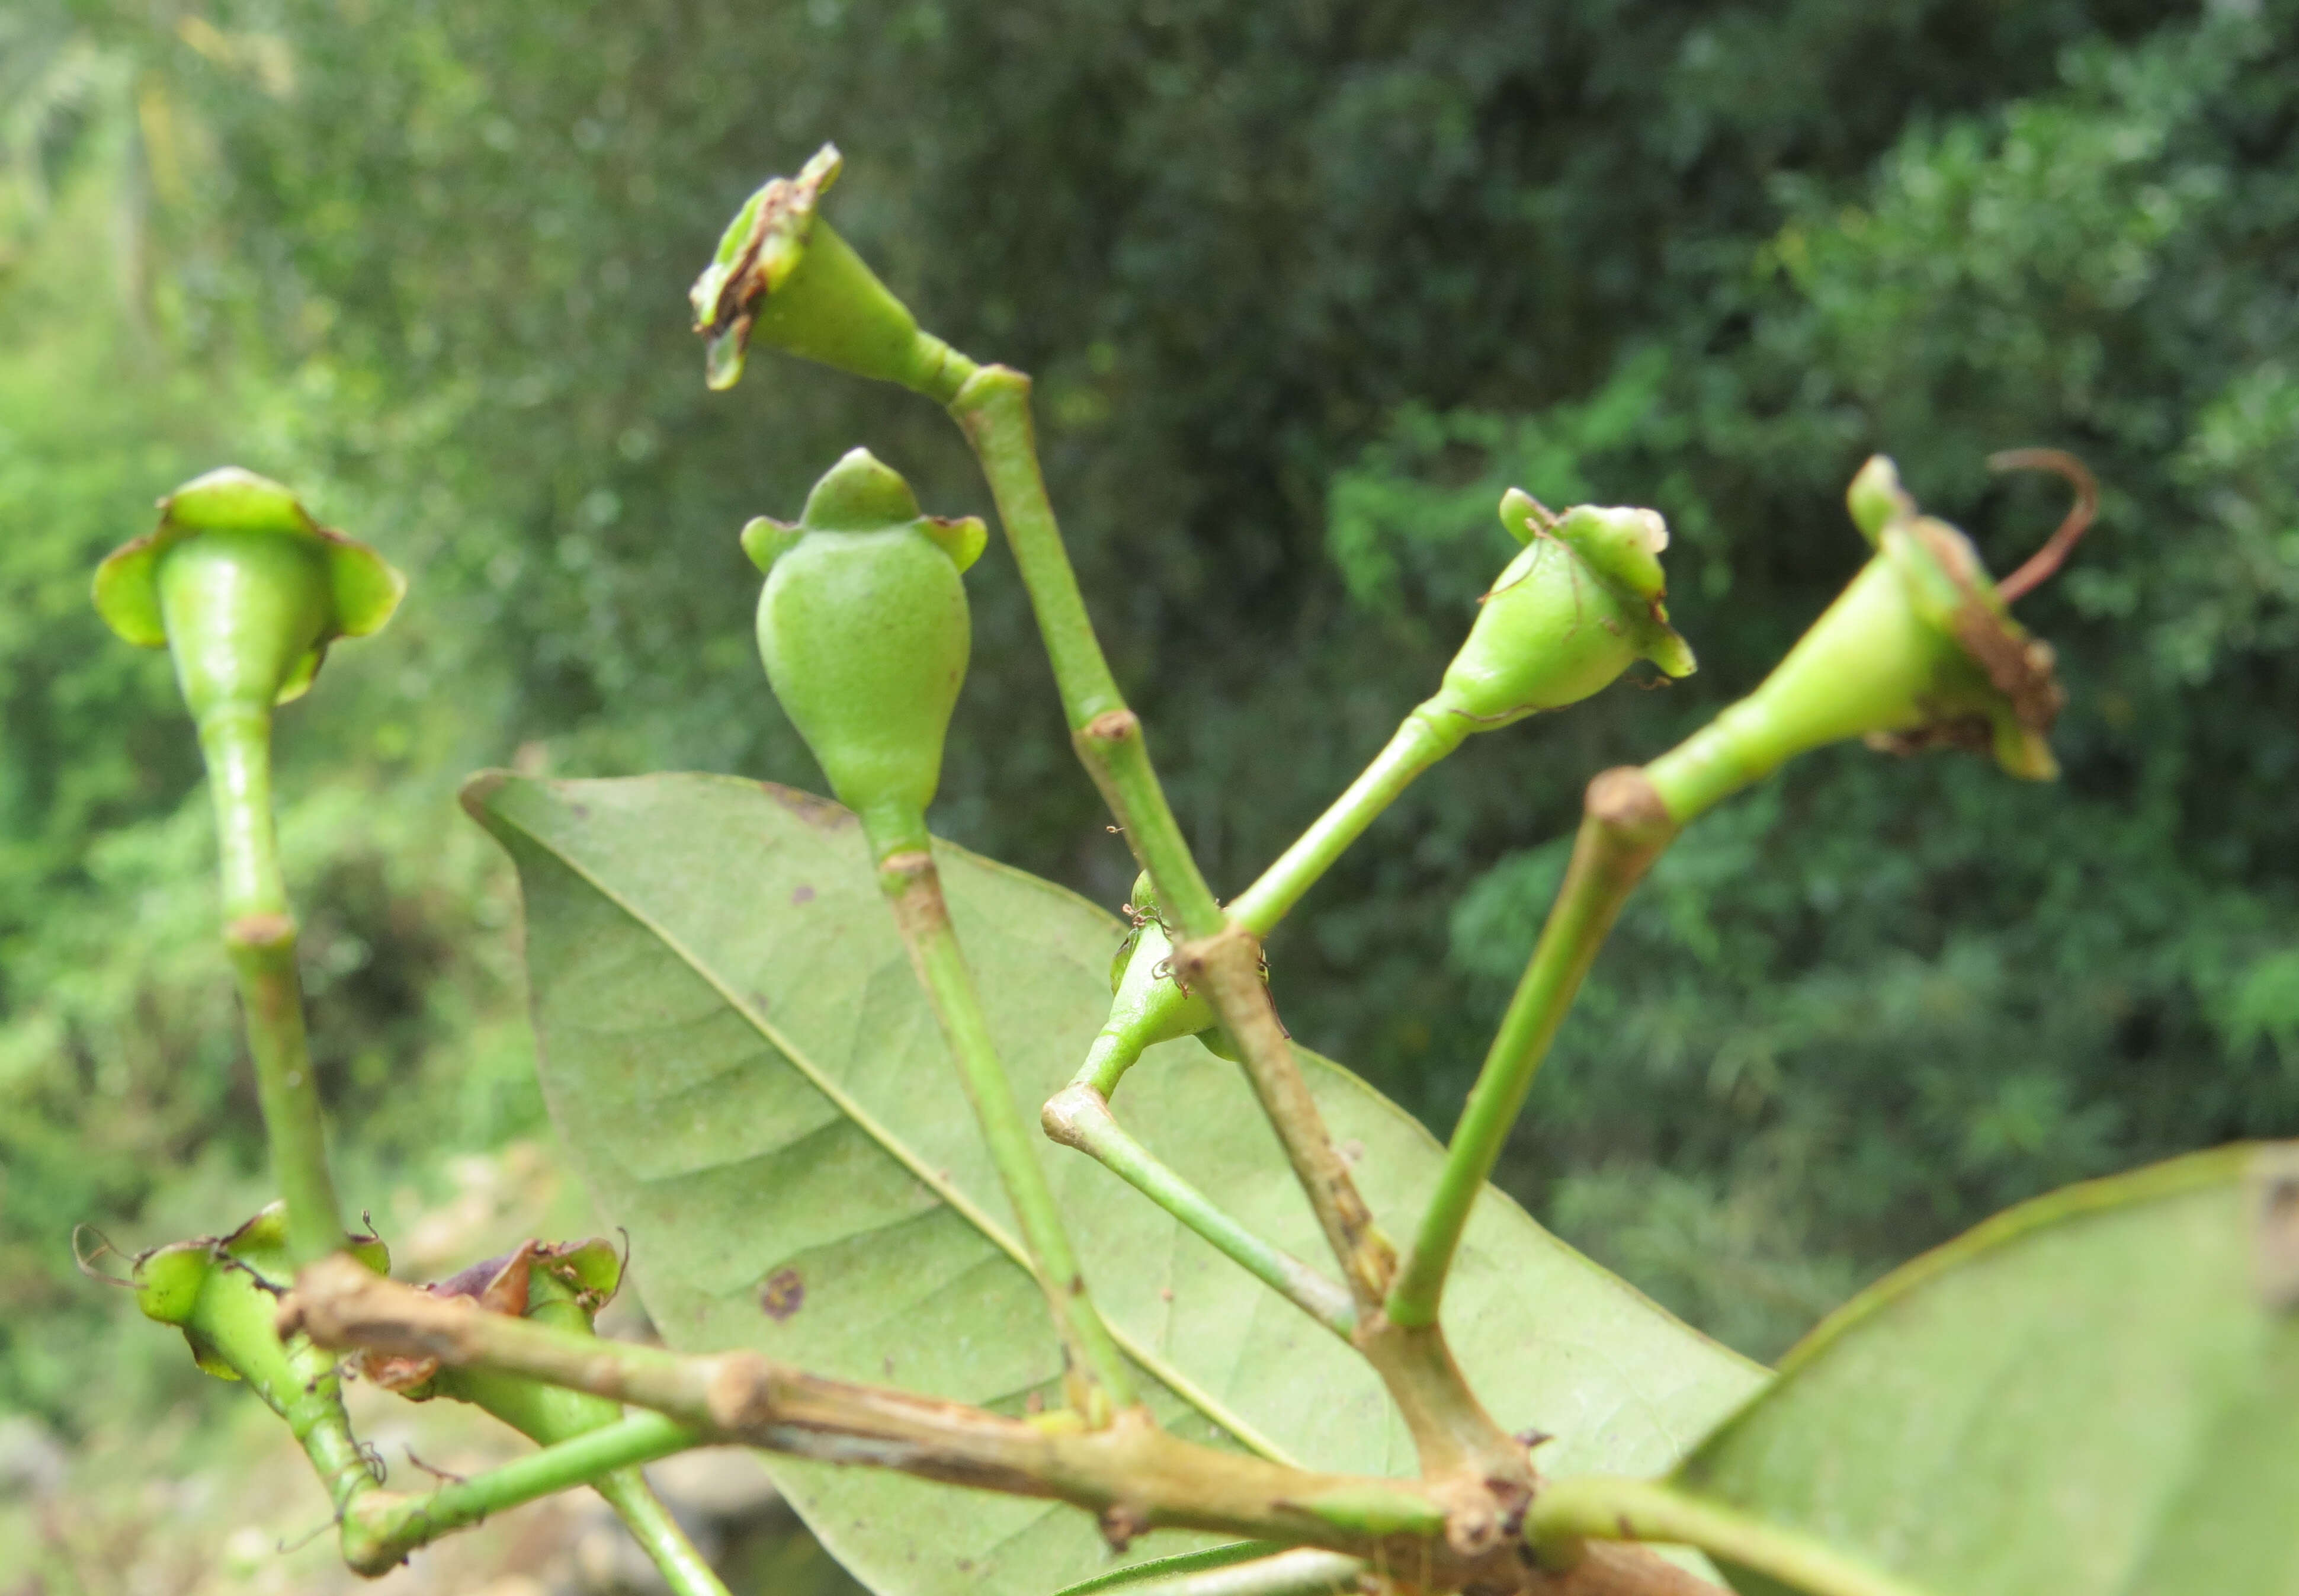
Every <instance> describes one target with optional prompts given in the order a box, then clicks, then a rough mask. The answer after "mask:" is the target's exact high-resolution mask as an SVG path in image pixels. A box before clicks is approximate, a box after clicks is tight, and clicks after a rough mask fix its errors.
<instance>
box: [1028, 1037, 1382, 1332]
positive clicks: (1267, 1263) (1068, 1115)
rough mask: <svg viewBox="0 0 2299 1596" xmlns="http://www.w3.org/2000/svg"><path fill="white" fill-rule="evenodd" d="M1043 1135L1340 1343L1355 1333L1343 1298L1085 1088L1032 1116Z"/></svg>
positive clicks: (1353, 1316)
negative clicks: (1093, 1164)
mask: <svg viewBox="0 0 2299 1596" xmlns="http://www.w3.org/2000/svg"><path fill="white" fill-rule="evenodd" d="M1039 1122H1040V1123H1041V1124H1042V1125H1043V1126H1045V1131H1046V1135H1049V1136H1050V1137H1051V1138H1052V1139H1053V1140H1055V1141H1057V1142H1059V1143H1062V1144H1063V1145H1064V1146H1066V1147H1075V1148H1076V1149H1077V1150H1078V1151H1081V1152H1083V1153H1088V1154H1091V1156H1092V1157H1094V1158H1096V1159H1098V1160H1100V1161H1101V1163H1102V1164H1103V1165H1104V1166H1106V1167H1107V1168H1109V1169H1110V1170H1112V1171H1113V1172H1115V1173H1116V1175H1117V1176H1119V1177H1120V1178H1122V1179H1123V1180H1125V1182H1127V1183H1128V1184H1129V1185H1132V1186H1133V1188H1134V1189H1135V1190H1136V1191H1139V1192H1141V1193H1142V1194H1143V1195H1144V1196H1146V1197H1148V1198H1149V1199H1150V1201H1152V1202H1155V1203H1156V1204H1157V1205H1158V1207H1159V1208H1162V1209H1165V1210H1166V1212H1167V1213H1169V1214H1171V1215H1173V1216H1174V1218H1177V1219H1179V1220H1180V1221H1181V1222H1182V1223H1183V1224H1184V1225H1186V1226H1189V1227H1190V1228H1191V1230H1193V1231H1195V1232H1196V1233H1197V1234H1199V1235H1201V1236H1203V1237H1204V1238H1205V1239H1206V1240H1207V1241H1208V1242H1210V1243H1213V1244H1214V1246H1215V1247H1216V1248H1218V1249H1219V1250H1220V1251H1221V1252H1222V1253H1223V1254H1224V1256H1226V1257H1227V1258H1229V1259H1231V1260H1232V1262H1234V1263H1236V1264H1238V1265H1239V1266H1240V1267H1241V1268H1243V1269H1244V1270H1245V1271H1246V1272H1247V1273H1248V1274H1249V1275H1251V1276H1254V1278H1256V1279H1257V1280H1259V1281H1260V1282H1261V1283H1262V1284H1265V1285H1266V1286H1268V1287H1269V1289H1270V1290H1272V1291H1274V1292H1275V1293H1277V1294H1278V1295H1279V1296H1281V1297H1283V1298H1284V1299H1285V1300H1286V1301H1289V1302H1291V1303H1292V1304H1293V1306H1295V1307H1296V1308H1299V1309H1300V1310H1301V1311H1302V1312H1304V1313H1306V1314H1307V1315H1308V1316H1309V1317H1310V1318H1313V1319H1315V1320H1316V1321H1317V1323H1319V1324H1321V1325H1323V1326H1324V1327H1325V1328H1326V1329H1328V1330H1330V1331H1332V1333H1333V1334H1336V1335H1338V1336H1340V1338H1341V1339H1342V1340H1343V1341H1348V1340H1349V1336H1350V1333H1351V1332H1352V1331H1353V1330H1354V1329H1355V1328H1356V1327H1357V1309H1356V1308H1355V1307H1353V1306H1352V1305H1351V1303H1350V1301H1349V1293H1347V1292H1345V1291H1343V1290H1342V1289H1341V1288H1340V1286H1338V1285H1336V1284H1333V1282H1332V1281H1331V1280H1328V1279H1326V1278H1325V1276H1323V1275H1321V1274H1319V1273H1318V1272H1317V1271H1316V1270H1315V1269H1313V1268H1310V1267H1309V1266H1308V1265H1307V1264H1305V1263H1303V1262H1302V1261H1301V1260H1300V1259H1298V1258H1296V1257H1294V1256H1293V1255H1292V1254H1291V1253H1290V1252H1287V1251H1284V1250H1283V1249H1282V1248H1280V1247H1276V1246H1274V1245H1272V1244H1271V1243H1268V1242H1266V1241H1264V1240H1263V1239H1262V1238H1261V1237H1259V1236H1257V1235H1256V1234H1253V1232H1251V1231H1250V1230H1248V1229H1247V1228H1246V1227H1245V1226H1243V1225H1241V1224H1240V1223H1239V1222H1238V1221H1237V1220H1236V1219H1235V1218H1232V1216H1231V1215H1230V1213H1229V1212H1228V1211H1227V1210H1226V1209H1222V1208H1220V1207H1218V1206H1216V1204H1215V1202H1214V1201H1213V1199H1211V1198H1210V1197H1208V1196H1207V1195H1206V1194H1205V1193H1203V1192H1200V1191H1199V1190H1198V1189H1197V1187H1195V1186H1193V1185H1191V1184H1190V1183H1189V1182H1188V1181H1186V1180H1183V1178H1182V1177H1181V1176H1178V1175H1176V1174H1174V1171H1173V1170H1172V1169H1170V1168H1166V1165H1164V1164H1163V1163H1160V1162H1159V1161H1158V1160H1157V1159H1156V1158H1155V1157H1153V1156H1152V1155H1151V1154H1150V1150H1149V1149H1148V1148H1146V1147H1144V1146H1142V1145H1141V1143H1139V1142H1137V1141H1135V1140H1134V1139H1133V1137H1132V1136H1130V1135H1127V1134H1126V1132H1125V1127H1124V1126H1120V1125H1119V1124H1118V1123H1117V1121H1116V1118H1114V1117H1113V1116H1112V1115H1111V1113H1110V1111H1109V1103H1108V1100H1106V1099H1105V1098H1103V1097H1102V1095H1101V1094H1100V1093H1099V1092H1096V1091H1095V1090H1094V1089H1093V1088H1092V1086H1091V1085H1086V1084H1084V1083H1083V1082H1078V1083H1073V1084H1072V1085H1069V1086H1068V1087H1067V1088H1066V1089H1064V1090H1063V1091H1061V1092H1059V1093H1057V1094H1056V1095H1055V1096H1054V1098H1053V1099H1052V1101H1049V1102H1048V1103H1047V1104H1046V1106H1045V1110H1044V1111H1043V1112H1042V1114H1041V1115H1040V1116H1039Z"/></svg>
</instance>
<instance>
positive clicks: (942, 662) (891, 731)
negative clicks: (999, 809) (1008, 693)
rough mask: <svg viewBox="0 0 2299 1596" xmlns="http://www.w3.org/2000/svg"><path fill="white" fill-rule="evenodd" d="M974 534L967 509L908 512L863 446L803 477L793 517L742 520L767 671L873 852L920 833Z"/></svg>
mask: <svg viewBox="0 0 2299 1596" xmlns="http://www.w3.org/2000/svg"><path fill="white" fill-rule="evenodd" d="M988 536H989V535H988V532H987V530H986V529H985V528H984V526H983V524H982V522H981V521H980V520H976V519H975V518H974V517H971V516H968V517H966V518H964V519H961V520H944V519H942V518H940V517H934V516H925V515H921V514H920V513H919V511H918V503H917V499H916V498H915V497H914V496H913V495H911V493H910V488H909V484H908V483H906V482H904V481H903V480H902V478H901V477H900V476H899V475H897V474H896V473H895V472H894V471H892V470H889V469H888V468H887V467H885V466H884V465H882V464H880V463H879V461H877V460H876V459H875V458H874V457H873V456H872V455H871V454H870V453H869V451H868V450H867V449H857V450H854V451H853V452H852V453H850V454H848V455H847V456H846V457H845V458H844V459H843V460H841V461H839V462H838V463H837V465H835V466H834V467H833V468H832V469H831V470H830V472H829V474H828V475H826V476H825V477H824V478H822V480H821V481H820V482H819V483H818V484H816V486H815V489H814V492H813V493H812V494H811V495H809V497H808V499H807V502H806V511H805V513H804V514H803V515H802V516H801V518H800V520H798V522H797V523H796V524H795V525H791V524H786V523H784V522H780V521H773V520H766V519H764V518H761V519H759V520H754V521H752V522H751V524H750V525H749V526H747V527H745V528H743V548H744V549H745V550H746V551H747V552H748V553H749V554H750V556H751V560H752V561H754V562H756V563H757V565H758V566H759V569H762V570H764V571H766V572H767V584H766V589H765V591H764V592H763V593H761V594H759V657H760V658H761V659H763V660H764V661H765V662H766V667H767V679H768V682H769V683H770V684H772V686H773V687H774V691H775V696H776V698H777V699H778V700H780V701H781V703H782V706H783V708H784V711H787V712H788V713H789V715H790V718H791V721H792V723H793V725H795V726H796V727H798V731H799V735H800V736H801V737H803V738H805V739H806V744H807V746H808V748H809V749H811V750H812V751H813V752H814V757H815V759H816V761H818V763H819V764H820V765H821V766H822V769H823V773H824V774H825V775H826V776H827V777H829V778H830V786H831V790H832V791H833V792H834V793H835V794H837V795H838V799H839V802H842V803H844V804H845V805H846V806H847V807H848V808H849V809H851V810H854V811H855V812H856V813H857V814H859V816H861V817H862V821H863V824H864V826H865V827H866V828H867V830H868V831H869V835H870V836H871V839H872V843H873V844H874V846H875V847H876V850H877V852H878V854H879V856H880V857H881V858H884V856H885V855H886V854H888V853H890V852H895V851H897V850H899V849H903V848H925V847H926V846H928V844H927V842H926V839H925V809H926V806H927V805H928V804H929V803H931V802H934V790H935V788H936V787H937V786H939V785H940V782H941V778H942V739H943V737H944V736H945V734H946V733H947V732H948V730H949V728H950V714H951V711H953V710H954V709H956V707H957V704H958V693H959V685H960V684H961V683H962V682H963V681H964V680H965V677H966V664H967V653H968V650H969V648H970V646H971V640H972V635H971V630H970V626H971V623H970V620H969V618H968V615H967V603H966V586H965V584H964V583H963V582H961V581H960V580H959V573H960V572H962V571H963V570H965V569H966V568H967V566H969V565H971V564H973V563H974V561H975V559H976V557H978V556H979V555H980V553H982V549H983V546H984V543H985V542H986V541H987V539H988Z"/></svg>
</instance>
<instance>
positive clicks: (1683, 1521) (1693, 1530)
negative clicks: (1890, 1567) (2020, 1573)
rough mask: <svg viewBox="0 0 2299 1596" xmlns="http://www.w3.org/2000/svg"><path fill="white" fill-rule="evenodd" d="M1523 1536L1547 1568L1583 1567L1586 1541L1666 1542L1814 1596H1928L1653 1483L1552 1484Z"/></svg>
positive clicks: (1789, 1534)
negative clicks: (1581, 1561) (1697, 1551)
mask: <svg viewBox="0 0 2299 1596" xmlns="http://www.w3.org/2000/svg"><path fill="white" fill-rule="evenodd" d="M1524 1536H1525V1540H1526V1542H1528V1543H1529V1544H1530V1545H1531V1547H1532V1549H1533V1550H1534V1553H1535V1554H1536V1555H1537V1556H1538V1557H1539V1558H1540V1559H1541V1561H1542V1562H1543V1563H1544V1564H1546V1565H1548V1567H1552V1568H1556V1569H1560V1570H1562V1569H1568V1568H1571V1567H1574V1566H1575V1565H1576V1564H1577V1563H1578V1562H1579V1561H1580V1559H1581V1553H1582V1550H1583V1548H1584V1546H1585V1544H1586V1542H1589V1541H1592V1540H1598V1541H1661V1542H1670V1543H1672V1544H1675V1545H1679V1546H1692V1547H1697V1548H1698V1549H1699V1550H1702V1551H1704V1552H1706V1553H1707V1554H1708V1555H1709V1556H1710V1557H1713V1558H1716V1559H1720V1560H1722V1561H1724V1562H1729V1563H1733V1564H1737V1565H1738V1566H1739V1567H1743V1568H1747V1569H1751V1570H1753V1571H1755V1573H1758V1574H1762V1575H1767V1576H1769V1577H1770V1578H1772V1579H1774V1580H1777V1581H1779V1582H1780V1584H1785V1585H1789V1586H1790V1587H1792V1588H1794V1589H1796V1590H1798V1591H1803V1592H1809V1596H1926V1593H1925V1592H1920V1591H1919V1590H1917V1588H1916V1587H1915V1586H1913V1585H1912V1584H1907V1583H1906V1582H1905V1581H1903V1580H1899V1579H1896V1578H1894V1577H1893V1576H1891V1575H1888V1574H1882V1573H1880V1572H1878V1571H1877V1570H1875V1569H1873V1568H1871V1567H1867V1566H1866V1565H1865V1564H1863V1563H1859V1562H1856V1561H1855V1560H1854V1559H1850V1558H1847V1557H1846V1556H1844V1555H1843V1554H1842V1553H1841V1552H1838V1551H1836V1550H1832V1549H1831V1548H1830V1547H1827V1546H1824V1545H1822V1544H1821V1543H1820V1542H1816V1541H1810V1540H1806V1539H1805V1537H1804V1536H1802V1535H1799V1534H1796V1533H1795V1532H1793V1531H1791V1530H1784V1529H1780V1528H1778V1527H1776V1526H1775V1525H1769V1524H1765V1523H1763V1522H1761V1521H1760V1520H1757V1519H1755V1518H1751V1517H1747V1516H1746V1515H1745V1514H1741V1513H1738V1512H1735V1511H1733V1510H1732V1509H1730V1508H1724V1507H1719V1506H1717V1505H1715V1504H1714V1503H1712V1502H1705V1501H1700V1500H1696V1499H1695V1498H1692V1497H1689V1496H1686V1495H1683V1494H1682V1493H1681V1492H1676V1491H1672V1490H1671V1489H1670V1488H1669V1487H1668V1486H1666V1485H1662V1484H1654V1483H1653V1482H1651V1481H1648V1480H1616V1479H1605V1478H1602V1477H1599V1476H1593V1475H1584V1476H1582V1477H1581V1478H1579V1479H1572V1480H1557V1481H1554V1482H1552V1483H1550V1484H1548V1485H1546V1486H1544V1487H1542V1489H1541V1492H1540V1495H1539V1496H1537V1497H1535V1498H1534V1499H1533V1503H1532V1508H1531V1511H1530V1512H1528V1513H1527V1515H1526V1516H1525V1522H1524Z"/></svg>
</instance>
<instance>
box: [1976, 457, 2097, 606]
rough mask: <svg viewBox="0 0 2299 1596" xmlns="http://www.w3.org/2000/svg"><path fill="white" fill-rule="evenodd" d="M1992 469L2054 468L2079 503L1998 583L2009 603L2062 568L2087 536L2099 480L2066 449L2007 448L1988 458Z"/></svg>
mask: <svg viewBox="0 0 2299 1596" xmlns="http://www.w3.org/2000/svg"><path fill="white" fill-rule="evenodd" d="M1988 470H1991V471H2050V472H2052V473H2053V474H2054V475H2055V476H2060V477H2064V478H2067V481H2068V485H2069V486H2071V487H2072V488H2074V489H2075V490H2076V502H2075V503H2073V504H2071V505H2070V506H2069V507H2068V513H2067V515H2066V517H2065V518H2064V519H2062V520H2061V522H2060V524H2059V526H2058V527H2057V528H2054V531H2053V533H2052V535H2051V536H2049V537H2047V538H2046V539H2045V540H2044V546H2043V547H2042V548H2040V549H2038V550H2037V551H2036V552H2035V553H2032V554H2030V555H2029V556H2028V561H2027V563H2026V564H2024V565H2022V566H2021V568H2020V569H2018V570H2015V571H2013V573H2012V574H2011V575H2010V576H2008V577H2006V578H2004V579H2003V580H2002V581H2001V582H1998V583H1997V584H1996V593H1997V594H1998V595H1999V596H2001V597H2002V598H2003V600H2004V603H2007V604H2008V603H2013V602H2015V601H2017V600H2019V599H2022V598H2025V597H2026V596H2027V595H2028V594H2030V593H2033V592H2034V591H2035V590H2036V589H2037V588H2038V587H2040V586H2043V585H2044V584H2045V583H2046V582H2047V581H2049V580H2051V578H2052V577H2053V576H2054V574H2055V573H2056V572H2057V571H2058V570H2059V569H2060V566H2061V563H2062V561H2065V560H2066V559H2067V557H2068V551H2069V550H2071V549H2072V548H2074V547H2075V546H2076V544H2077V542H2078V541H2079V539H2081V538H2082V536H2083V535H2084V534H2085V533H2086V532H2087V531H2089V530H2090V529H2091V523H2092V518H2093V517H2094V516H2096V515H2097V514H2098V513H2099V481H2098V479H2097V478H2095V477H2094V476H2093V475H2092V474H2091V468H2090V467H2089V466H2087V465H2086V464H2084V462H2083V461H2080V460H2078V459H2077V458H2076V457H2075V456H2074V455H2072V454H2071V453H2068V452H2067V451H2066V450H2064V449H2005V450H2004V451H2003V452H2002V453H1996V454H1991V455H1989V456H1988Z"/></svg>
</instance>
